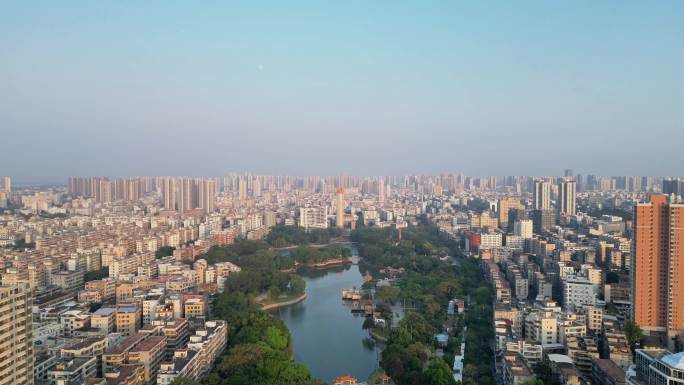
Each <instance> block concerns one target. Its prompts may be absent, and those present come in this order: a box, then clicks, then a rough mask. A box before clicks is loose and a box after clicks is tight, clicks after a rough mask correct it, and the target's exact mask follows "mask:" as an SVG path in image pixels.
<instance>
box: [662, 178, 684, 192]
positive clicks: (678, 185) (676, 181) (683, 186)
mask: <svg viewBox="0 0 684 385" xmlns="http://www.w3.org/2000/svg"><path fill="white" fill-rule="evenodd" d="M662 190H663V194H667V195H670V194H674V195H682V196H684V179H681V178H665V179H663V188H662Z"/></svg>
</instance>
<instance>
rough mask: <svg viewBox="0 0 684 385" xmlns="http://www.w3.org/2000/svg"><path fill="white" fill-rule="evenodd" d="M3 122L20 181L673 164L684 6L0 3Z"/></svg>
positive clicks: (682, 154)
mask: <svg viewBox="0 0 684 385" xmlns="http://www.w3.org/2000/svg"><path fill="white" fill-rule="evenodd" d="M485 3H486V4H485ZM0 134H1V139H0V140H1V145H0V175H2V174H10V175H12V176H14V177H15V179H16V180H17V181H22V180H24V181H38V180H41V181H54V180H57V181H61V180H63V178H64V177H65V176H67V175H70V174H78V175H90V174H97V175H111V176H118V175H148V174H173V175H181V174H184V175H185V174H187V175H216V174H222V173H224V172H228V171H251V172H254V173H288V174H313V173H324V174H337V173H340V172H346V173H354V174H364V175H377V174H398V173H413V172H434V173H437V172H446V171H463V172H465V173H468V174H497V175H503V174H560V173H562V170H563V168H566V167H570V168H573V169H575V170H576V171H578V172H584V173H586V172H592V171H593V172H595V173H599V174H647V173H648V174H661V175H666V174H684V172H683V168H684V135H683V134H684V2H683V1H671V2H665V1H663V2H659V1H652V2H643V1H638V2H637V1H635V2H631V1H567V2H559V1H548V2H541V1H535V2H526V1H502V2H498V3H497V2H480V1H477V2H476V1H472V2H467V3H465V2H458V1H443V2H441V1H440V2H436V1H435V2H431V1H410V2H404V1H375V0H366V1H351V0H344V1H317V2H313V1H272V2H262V1H253V0H251V1H244V2H237V1H235V2H229V1H221V2H211V1H200V2H197V1H195V2H170V1H159V2H154V1H82V2H70V1H45V2H39V1H11V2H10V1H2V2H1V5H0Z"/></svg>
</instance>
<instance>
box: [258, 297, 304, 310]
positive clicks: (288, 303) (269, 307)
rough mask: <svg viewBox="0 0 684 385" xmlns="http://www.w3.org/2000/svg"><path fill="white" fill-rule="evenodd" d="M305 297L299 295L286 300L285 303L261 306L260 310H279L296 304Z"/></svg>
mask: <svg viewBox="0 0 684 385" xmlns="http://www.w3.org/2000/svg"><path fill="white" fill-rule="evenodd" d="M306 297H307V295H306V293H304V294H302V295H300V296H299V297H296V298H291V299H287V300H285V301H280V302H274V303H269V304H266V305H261V310H264V311H268V310H273V309H280V308H282V307H287V306H291V305H295V304H298V303H300V302H302V301H304V300H305V299H306Z"/></svg>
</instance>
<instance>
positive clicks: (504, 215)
mask: <svg viewBox="0 0 684 385" xmlns="http://www.w3.org/2000/svg"><path fill="white" fill-rule="evenodd" d="M524 208H525V206H523V204H522V203H520V200H519V199H518V198H515V197H508V198H503V199H499V204H498V205H497V209H498V216H499V226H500V227H501V228H506V227H507V226H508V212H509V211H510V210H511V209H524Z"/></svg>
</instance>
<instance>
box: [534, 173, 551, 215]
mask: <svg viewBox="0 0 684 385" xmlns="http://www.w3.org/2000/svg"><path fill="white" fill-rule="evenodd" d="M532 205H533V206H534V209H535V210H549V209H551V183H549V182H547V181H543V180H535V181H534V189H533V190H532Z"/></svg>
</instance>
